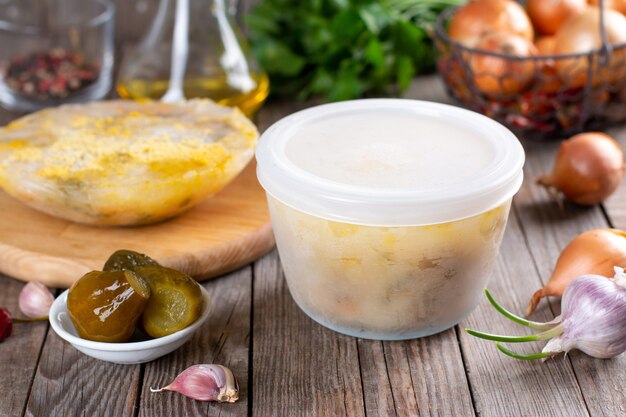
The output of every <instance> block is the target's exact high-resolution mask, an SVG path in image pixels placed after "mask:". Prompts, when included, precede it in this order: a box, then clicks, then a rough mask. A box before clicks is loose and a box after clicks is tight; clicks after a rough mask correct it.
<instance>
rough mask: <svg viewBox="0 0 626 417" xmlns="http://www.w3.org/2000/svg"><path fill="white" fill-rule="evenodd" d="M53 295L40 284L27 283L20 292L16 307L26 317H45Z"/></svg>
mask: <svg viewBox="0 0 626 417" xmlns="http://www.w3.org/2000/svg"><path fill="white" fill-rule="evenodd" d="M53 301H54V295H52V293H51V292H50V290H49V289H48V288H47V287H46V286H45V285H43V284H42V283H40V282H34V281H33V282H29V283H28V284H26V285H25V286H24V288H22V291H20V297H19V300H18V306H19V308H20V310H21V311H22V313H24V315H25V316H26V317H30V318H41V317H47V316H48V313H49V311H50V306H51V305H52V302H53Z"/></svg>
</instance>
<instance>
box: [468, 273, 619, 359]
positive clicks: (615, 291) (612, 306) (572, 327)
mask: <svg viewBox="0 0 626 417" xmlns="http://www.w3.org/2000/svg"><path fill="white" fill-rule="evenodd" d="M614 269H615V276H614V277H613V278H612V279H607V278H605V277H603V276H600V275H583V276H580V277H578V278H576V279H575V280H574V281H572V283H571V284H570V285H569V286H568V287H567V288H566V289H565V292H564V293H563V298H562V300H561V315H560V316H559V317H557V318H555V319H554V320H553V321H551V322H548V323H538V322H533V321H528V320H526V319H523V318H521V317H518V316H516V315H514V314H513V313H511V312H509V311H507V310H505V309H504V308H502V307H501V306H500V305H498V304H497V303H496V301H495V300H494V299H493V298H492V297H491V294H489V292H488V291H487V290H485V292H486V293H487V297H488V298H489V301H490V302H491V304H492V305H493V306H494V307H495V308H496V310H497V311H499V312H500V313H501V314H502V315H504V316H505V317H507V318H509V319H511V320H513V321H515V322H516V323H519V324H522V325H524V326H528V327H531V328H533V329H537V330H544V331H543V332H542V333H538V334H533V335H529V336H500V335H493V334H489V333H483V332H479V331H476V330H471V329H466V331H467V332H468V333H469V334H471V335H472V336H476V337H480V338H482V339H488V340H495V341H497V342H511V343H517V342H528V341H535V340H548V343H546V345H545V347H544V348H543V350H542V352H541V353H536V354H532V355H520V354H517V353H515V352H513V351H511V350H509V349H506V348H504V347H503V346H501V345H500V344H499V343H496V346H497V347H498V349H500V351H501V352H503V353H505V354H507V355H509V356H512V357H514V358H518V359H545V358H548V357H550V356H554V355H556V354H559V353H561V352H565V353H567V352H569V351H570V350H572V349H578V350H580V351H582V352H584V353H586V354H587V355H589V356H593V357H595V358H602V359H607V358H613V357H615V356H617V355H619V354H621V353H623V352H624V351H626V274H625V273H624V270H623V269H622V268H620V267H615V268H614Z"/></svg>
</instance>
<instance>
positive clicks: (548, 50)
mask: <svg viewBox="0 0 626 417" xmlns="http://www.w3.org/2000/svg"><path fill="white" fill-rule="evenodd" d="M535 47H536V48H537V55H547V56H552V55H554V49H555V47H556V38H555V37H554V36H542V37H540V38H539V39H537V40H536V41H535ZM538 64H539V72H538V73H537V80H536V81H535V85H536V88H534V91H540V92H543V93H556V92H557V91H559V90H560V89H561V86H562V83H561V79H560V78H559V75H558V73H557V71H556V67H555V64H554V59H552V58H546V59H542V60H541V61H539V63H538Z"/></svg>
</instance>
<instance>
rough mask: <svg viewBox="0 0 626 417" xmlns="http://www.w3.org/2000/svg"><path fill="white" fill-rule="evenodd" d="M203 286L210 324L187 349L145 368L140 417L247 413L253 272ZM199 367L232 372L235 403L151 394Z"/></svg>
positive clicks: (246, 268) (207, 324) (240, 272)
mask: <svg viewBox="0 0 626 417" xmlns="http://www.w3.org/2000/svg"><path fill="white" fill-rule="evenodd" d="M202 285H203V286H204V287H205V288H206V289H207V290H208V291H209V293H210V294H211V300H212V301H211V302H212V307H211V315H210V317H209V320H208V321H207V323H205V324H204V325H203V326H202V328H200V329H199V330H198V332H197V333H196V334H195V335H194V337H193V338H192V339H191V340H190V341H189V342H188V343H187V344H186V345H184V346H182V347H181V348H180V349H178V350H176V351H175V352H172V353H171V354H169V355H167V356H165V357H163V358H161V359H158V360H156V361H154V362H150V363H147V364H146V365H145V373H144V378H143V387H142V390H141V401H140V408H139V415H140V416H146V417H158V416H166V417H170V416H172V415H181V416H183V415H184V416H189V417H192V416H243V415H246V413H247V410H248V401H249V388H248V355H249V350H248V349H249V341H250V340H249V336H250V307H251V306H250V304H251V300H252V294H251V291H252V268H251V267H245V268H243V269H241V270H239V271H237V272H234V273H232V274H229V275H226V276H224V277H221V278H219V279H216V280H214V281H211V282H206V283H203V284H202ZM203 363H204V364H208V363H215V364H219V365H224V366H226V367H228V368H230V369H231V370H232V371H233V373H234V375H235V377H236V378H237V379H238V381H239V388H240V399H239V401H238V402H236V403H234V404H229V403H223V404H218V403H207V402H200V401H195V400H192V399H189V398H187V397H183V396H182V395H179V394H177V393H174V392H161V393H151V392H150V387H153V388H158V387H163V386H165V385H167V384H169V383H170V382H171V381H172V380H173V379H174V378H175V377H176V375H178V374H179V373H180V372H182V371H183V370H184V369H186V368H187V367H189V366H191V365H197V364H203Z"/></svg>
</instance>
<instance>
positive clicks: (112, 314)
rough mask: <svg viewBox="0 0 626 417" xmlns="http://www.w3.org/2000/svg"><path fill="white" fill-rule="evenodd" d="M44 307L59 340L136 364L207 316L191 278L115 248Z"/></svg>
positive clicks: (181, 339) (205, 298) (166, 349)
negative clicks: (97, 267)
mask: <svg viewBox="0 0 626 417" xmlns="http://www.w3.org/2000/svg"><path fill="white" fill-rule="evenodd" d="M103 269H104V270H103V271H92V272H90V273H88V274H86V275H84V276H83V277H82V278H80V279H79V280H78V281H76V282H75V283H74V284H73V285H72V287H71V288H70V289H69V290H67V291H65V292H64V293H63V294H61V295H60V296H59V297H58V298H57V299H56V300H55V301H54V303H53V304H52V307H51V308H50V315H49V317H50V325H51V326H52V329H53V330H54V331H55V332H56V333H57V334H58V335H59V337H61V338H62V339H64V340H66V341H67V342H69V343H70V344H71V345H72V346H74V347H75V348H76V349H78V350H80V351H81V352H83V353H85V354H86V355H88V356H91V357H93V358H96V359H100V360H104V361H108V362H114V363H120V364H137V363H143V362H148V361H151V360H154V359H157V358H159V357H161V356H163V355H166V354H168V353H170V352H172V351H174V350H176V349H177V348H179V347H180V346H181V345H183V344H184V343H185V342H187V341H188V340H189V339H190V338H191V336H192V335H193V334H194V332H195V331H196V330H197V329H198V328H199V327H201V326H202V324H203V323H204V322H205V321H206V320H207V318H208V316H209V310H210V297H209V294H208V292H207V291H206V290H205V289H204V288H203V287H202V286H200V285H199V284H198V283H197V282H196V281H195V280H193V278H191V277H189V276H188V275H186V274H183V273H181V272H179V271H175V270H173V269H169V268H165V267H163V266H161V265H158V264H157V263H156V262H155V261H154V260H152V259H150V258H149V257H147V256H145V255H142V254H138V253H136V252H131V251H124V250H122V251H118V252H116V253H115V254H113V255H112V256H111V258H109V261H107V263H106V264H105V266H104V268H103Z"/></svg>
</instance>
